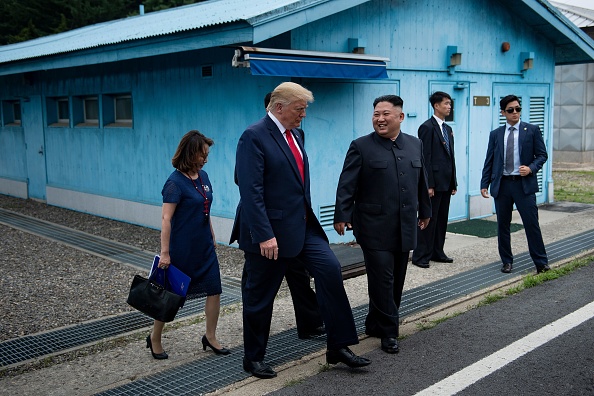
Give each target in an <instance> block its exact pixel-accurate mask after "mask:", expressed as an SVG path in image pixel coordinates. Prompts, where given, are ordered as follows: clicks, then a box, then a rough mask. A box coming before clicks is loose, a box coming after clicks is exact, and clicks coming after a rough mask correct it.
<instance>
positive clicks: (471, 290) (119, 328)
mask: <svg viewBox="0 0 594 396" xmlns="http://www.w3.org/2000/svg"><path fill="white" fill-rule="evenodd" d="M580 211H586V212H588V213H590V215H591V214H592V213H593V212H594V210H592V207H591V206H583V205H568V204H556V205H548V206H547V210H541V226H542V227H543V231H545V230H546V228H547V227H549V224H550V227H551V228H555V229H557V230H558V231H559V232H558V233H556V232H548V233H547V232H544V234H545V243H546V245H547V251H548V254H549V258H550V261H551V264H553V265H554V264H556V263H560V262H562V261H564V260H567V259H568V258H569V257H574V256H575V255H576V254H580V253H583V252H588V251H592V250H593V249H594V229H592V226H591V224H592V223H591V222H587V221H582V222H576V223H577V224H578V226H577V227H576V229H575V230H573V231H572V232H569V233H570V234H571V235H570V236H567V237H565V238H555V235H557V236H561V235H563V232H561V231H560V230H559V227H560V226H559V224H565V223H567V220H569V219H570V218H571V216H576V213H579V212H580ZM23 219H24V216H19V215H17V214H14V213H12V212H8V211H4V210H0V223H3V224H6V225H9V226H12V227H15V228H19V229H21V230H23V231H27V232H32V233H36V234H38V235H40V236H43V233H42V232H41V231H40V228H43V227H50V228H51V224H50V225H49V226H48V224H47V223H45V222H36V221H35V220H31V219H30V218H27V221H24V220H23ZM576 219H577V218H576ZM516 221H517V219H516ZM42 226H43V227H42ZM60 228H61V230H56V229H51V238H52V239H54V240H60V239H61V241H62V242H63V243H67V244H70V245H71V246H74V247H77V245H78V248H80V249H85V251H87V252H93V251H94V250H95V251H96V253H94V254H99V255H102V256H104V255H106V254H109V255H112V256H117V257H118V261H122V262H129V263H130V264H131V265H135V266H139V263H140V262H142V263H147V262H150V260H145V257H144V256H145V255H147V254H148V252H142V251H140V252H137V251H136V250H138V249H135V248H131V247H129V246H126V245H122V244H117V243H114V244H111V243H107V242H106V241H105V240H104V239H101V238H93V237H92V236H89V235H88V234H85V235H84V238H83V239H81V241H82V240H84V241H85V242H84V244H82V243H81V244H78V243H77V242H76V238H75V237H76V236H77V233H79V232H78V231H74V230H69V229H64V227H60ZM521 233H522V234H523V231H521ZM66 235H68V237H62V236H66ZM521 237H523V235H521ZM514 238H515V237H514ZM491 239H493V238H491ZM477 241H478V239H477V238H470V239H469V238H468V237H464V236H457V235H450V234H448V242H447V247H448V250H449V251H456V248H458V249H460V250H464V251H468V250H473V249H468V248H466V247H468V246H475V247H476V246H480V245H481V243H480V241H478V244H477ZM485 242H487V241H485ZM484 245H485V247H487V246H488V245H489V243H485V244H484ZM490 245H491V246H492V245H493V241H490ZM354 253H356V252H354ZM468 253H470V254H471V255H472V256H473V257H474V258H475V259H478V260H479V262H475V263H472V265H469V269H468V270H465V271H459V272H457V273H455V274H452V275H450V276H437V279H435V280H433V281H430V282H425V283H423V284H422V285H420V286H417V287H409V288H408V290H406V291H405V294H404V296H403V305H402V307H401V311H402V312H401V315H402V316H403V317H404V319H405V321H410V320H412V318H413V317H414V316H417V317H418V316H419V315H421V316H423V315H426V314H427V313H429V312H431V311H438V310H441V309H443V307H444V306H447V305H452V304H454V303H459V302H460V301H461V300H465V299H467V298H470V297H472V296H474V295H476V294H481V293H484V292H485V291H487V290H489V289H490V288H492V287H494V286H497V285H501V284H502V283H509V282H510V281H513V280H514V279H516V278H515V277H517V276H518V275H522V274H525V273H529V272H532V271H533V264H532V262H531V260H530V257H529V256H528V254H527V253H526V252H524V253H520V254H517V255H516V260H515V263H514V276H513V277H510V275H506V274H502V273H501V272H499V271H498V270H497V269H498V267H499V263H498V262H493V261H491V262H488V263H485V262H483V261H480V260H481V253H482V252H481V251H480V250H479V251H477V250H476V249H475V250H474V251H471V252H468ZM357 254H358V253H357ZM460 256H461V254H458V255H455V256H454V257H456V260H457V261H462V260H461V259H460V258H459V257H460ZM139 257H140V260H139ZM484 257H492V255H491V256H489V255H487V254H485V255H484ZM142 265H145V264H142ZM430 271H432V272H430ZM436 272H439V271H438V270H437V269H433V268H432V269H429V270H421V269H418V268H417V267H412V266H411V270H410V271H409V277H410V276H411V273H413V274H415V275H418V274H421V275H422V276H426V277H431V276H435V273H436ZM446 273H447V271H446ZM360 278H364V277H360ZM354 281H355V282H356V279H355V280H354ZM223 283H224V286H223V287H224V292H223V298H224V299H223V301H222V304H223V305H233V304H237V303H238V301H240V288H239V284H238V281H237V280H235V279H227V278H226V279H225V280H224V282H223ZM345 283H346V282H345ZM358 289H361V286H360V285H359V286H358ZM360 291H361V290H359V292H360ZM347 292H349V295H350V290H349V287H347ZM359 301H361V300H359ZM363 301H364V300H363ZM202 304H203V302H199V301H196V302H191V303H188V304H186V307H184V308H183V309H182V310H181V311H180V314H179V315H180V317H187V316H191V315H194V314H195V313H196V312H199V311H202V309H203V306H202ZM353 306H355V308H354V309H353V314H354V316H355V320H356V323H357V329H358V331H359V333H360V334H362V332H363V326H364V318H365V314H366V312H367V306H366V304H361V305H353ZM150 324H151V321H150V320H149V319H148V318H147V317H145V316H144V315H142V314H139V313H136V312H134V313H129V314H124V315H119V316H115V317H109V318H105V319H101V320H98V321H92V322H88V323H83V324H80V325H76V326H70V327H66V328H62V329H58V330H54V331H49V332H44V333H40V334H35V335H31V336H26V337H20V338H17V339H13V340H8V341H5V342H2V343H0V368H1V367H18V366H19V364H22V362H26V361H30V360H31V359H43V358H44V357H47V356H51V355H55V354H59V353H62V352H64V351H68V350H72V349H76V348H80V347H84V346H85V345H88V344H90V343H93V342H97V340H100V339H105V338H109V337H111V338H113V337H118V336H120V335H122V334H130V333H134V332H139V331H142V334H145V333H146V330H147V328H148V327H149V326H150ZM362 344H364V345H361V346H360V347H358V348H365V345H367V347H368V348H369V347H372V348H377V345H375V346H371V345H370V344H369V342H362ZM324 348H325V337H320V338H318V339H314V340H307V341H303V340H298V339H297V337H296V331H295V329H294V328H292V329H288V330H285V331H280V332H277V333H276V334H274V335H273V336H272V337H271V340H270V344H269V350H268V355H267V361H268V362H269V363H271V364H272V365H273V366H275V367H277V368H279V367H280V368H284V370H283V371H284V372H285V374H284V375H279V377H280V378H283V377H285V376H286V375H291V374H289V373H290V372H291V370H290V369H288V367H292V366H295V362H296V361H298V360H299V359H302V358H304V357H306V360H307V359H308V358H307V356H315V355H318V356H319V355H321V354H323V351H324ZM233 352H234V353H233V354H232V355H231V356H230V357H220V356H216V355H208V356H206V357H203V358H200V359H196V360H193V361H188V362H185V363H183V364H181V365H176V366H175V367H173V368H169V369H166V370H162V371H159V372H157V373H153V374H149V375H148V376H145V377H142V376H141V377H140V378H133V379H130V380H129V381H125V382H122V381H119V382H116V383H114V385H113V386H108V387H107V388H109V389H108V390H105V392H104V394H105V395H133V394H134V395H137V394H146V395H152V394H154V395H157V394H159V395H163V394H176V395H181V394H203V393H209V392H215V391H217V390H219V393H220V392H222V390H226V391H229V392H233V389H234V388H237V387H240V390H239V391H238V392H239V393H238V394H263V393H265V392H266V391H267V390H266V389H269V388H270V387H271V386H274V384H275V381H261V380H256V379H254V378H253V377H249V376H248V375H247V374H246V373H245V372H243V370H242V369H241V357H242V353H241V347H240V346H238V347H236V348H235V349H234V350H233ZM362 352H364V349H363V350H362ZM359 353H361V352H359ZM114 364H116V362H114ZM242 381H243V382H242ZM17 382H18V381H17ZM276 386H277V387H278V386H279V384H278V383H277V385H276ZM280 386H282V384H281V385H280ZM101 387H102V386H101V385H99V386H98V388H95V389H100V388H101ZM103 387H104V388H105V384H103ZM7 390H8V388H7ZM250 392H251V393H250ZM24 394H26V392H25V393H24Z"/></svg>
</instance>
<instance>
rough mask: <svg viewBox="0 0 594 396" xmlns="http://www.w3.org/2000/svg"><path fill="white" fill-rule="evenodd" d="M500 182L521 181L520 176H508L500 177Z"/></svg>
mask: <svg viewBox="0 0 594 396" xmlns="http://www.w3.org/2000/svg"><path fill="white" fill-rule="evenodd" d="M501 179H502V180H511V181H516V180H522V176H520V175H509V176H505V175H503V176H501Z"/></svg>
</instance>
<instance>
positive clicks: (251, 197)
mask: <svg viewBox="0 0 594 396" xmlns="http://www.w3.org/2000/svg"><path fill="white" fill-rule="evenodd" d="M292 132H293V135H294V136H295V141H296V142H297V144H298V145H299V148H300V149H301V152H302V153H303V162H304V168H305V169H304V171H305V182H302V181H301V175H300V174H299V169H298V168H297V162H296V161H295V157H293V154H292V153H291V149H290V148H289V146H288V144H287V142H286V140H285V139H284V137H283V135H282V134H281V133H280V132H279V130H278V127H277V126H276V124H275V123H274V121H272V119H271V118H270V117H269V116H268V115H266V116H265V117H264V118H262V119H261V120H260V121H258V122H256V123H254V124H252V125H250V126H249V127H248V128H247V129H246V130H245V132H244V133H243V134H242V135H241V138H240V139H239V142H238V144H237V153H236V164H235V171H236V179H237V180H236V181H237V184H238V186H239V193H240V196H241V201H240V202H239V205H238V207H237V212H236V215H235V223H234V225H233V230H232V232H231V242H234V241H235V240H237V241H238V242H239V248H240V249H242V250H243V251H246V252H251V253H260V246H259V243H260V242H264V241H267V240H269V239H271V238H273V237H276V240H277V243H278V248H279V256H280V257H295V256H296V255H298V254H299V252H301V250H302V248H303V244H304V241H305V227H306V221H307V222H308V223H309V224H310V226H313V227H317V228H318V229H319V231H320V232H321V234H322V235H323V236H324V237H325V238H326V234H325V233H324V231H323V229H322V226H321V225H320V223H319V222H318V220H317V218H316V216H315V215H314V213H313V211H312V209H311V196H310V185H309V161H308V159H307V154H306V152H305V149H304V147H303V139H302V136H301V134H300V133H299V131H298V130H297V129H293V130H292ZM326 240H327V238H326Z"/></svg>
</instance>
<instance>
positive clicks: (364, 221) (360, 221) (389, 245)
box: [334, 95, 431, 353]
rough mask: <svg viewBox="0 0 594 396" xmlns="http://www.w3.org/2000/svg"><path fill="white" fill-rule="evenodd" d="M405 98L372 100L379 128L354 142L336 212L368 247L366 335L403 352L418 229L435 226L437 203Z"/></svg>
mask: <svg viewBox="0 0 594 396" xmlns="http://www.w3.org/2000/svg"><path fill="white" fill-rule="evenodd" d="M402 106H403V101H402V99H401V98H400V97H399V96H396V95H385V96H380V97H379V98H377V99H375V101H374V102H373V116H372V123H373V129H374V130H375V131H374V132H372V133H370V134H368V135H365V136H362V137H360V138H358V139H355V140H353V141H352V142H351V145H350V147H349V150H348V152H347V154H346V158H345V160H344V166H343V168H342V173H341V174H340V180H339V181H338V188H337V189H336V207H335V210H334V229H335V230H336V232H338V234H339V235H344V230H345V228H351V225H352V228H353V233H354V235H355V237H356V238H357V242H358V243H359V245H361V249H362V250H363V257H364V258H365V268H366V270H367V283H368V291H369V312H368V314H367V318H366V319H365V333H366V334H368V335H370V336H372V337H378V338H381V348H382V350H383V351H384V352H386V353H398V351H399V350H400V348H399V346H398V335H399V333H398V324H399V323H398V321H399V313H398V311H399V308H400V301H401V299H402V289H403V287H404V279H405V277H406V267H407V264H408V254H409V252H410V251H411V250H413V249H414V248H415V245H416V243H417V228H420V229H421V230H423V229H425V228H426V227H427V224H429V222H430V221H429V217H430V216H431V201H430V199H429V193H428V188H427V181H426V177H427V176H426V173H425V168H424V164H423V143H422V142H421V141H420V140H419V139H417V138H416V137H414V136H411V135H407V134H405V133H403V132H401V131H400V124H401V123H402V121H404V112H403V111H402Z"/></svg>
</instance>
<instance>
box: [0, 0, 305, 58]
mask: <svg viewBox="0 0 594 396" xmlns="http://www.w3.org/2000/svg"><path fill="white" fill-rule="evenodd" d="M248 3H249V4H248ZM300 3H303V1H299V0H257V1H249V0H210V1H205V2H201V3H196V4H191V5H187V6H182V7H176V8H170V9H167V10H163V11H158V12H151V13H146V14H144V15H137V16H133V17H128V18H124V19H118V20H115V21H108V22H103V23H99V24H95V25H91V26H85V27H82V28H79V29H74V30H70V31H67V32H64V33H59V34H54V35H50V36H45V37H41V38H38V39H34V40H29V41H25V42H23V43H17V44H11V45H6V46H2V47H0V63H4V62H11V61H17V60H23V59H30V58H37V57H42V56H47V55H56V54H61V53H66V52H72V51H78V50H83V49H89V48H94V47H100V46H106V45H110V44H118V43H122V42H126V41H133V40H142V39H146V38H150V37H157V36H165V35H170V34H174V33H178V32H184V31H189V30H196V29H201V28H205V27H209V26H215V25H222V24H227V23H232V22H237V21H251V22H252V23H255V22H257V21H258V20H259V19H264V18H267V17H268V18H269V17H272V16H274V15H275V14H278V13H290V12H291V10H292V9H295V8H297V7H299V6H300Z"/></svg>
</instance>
